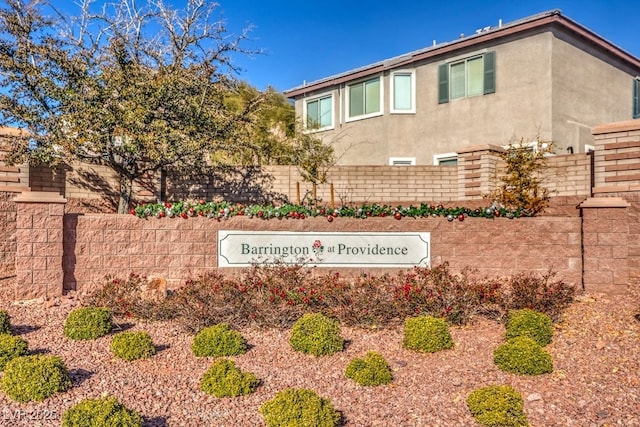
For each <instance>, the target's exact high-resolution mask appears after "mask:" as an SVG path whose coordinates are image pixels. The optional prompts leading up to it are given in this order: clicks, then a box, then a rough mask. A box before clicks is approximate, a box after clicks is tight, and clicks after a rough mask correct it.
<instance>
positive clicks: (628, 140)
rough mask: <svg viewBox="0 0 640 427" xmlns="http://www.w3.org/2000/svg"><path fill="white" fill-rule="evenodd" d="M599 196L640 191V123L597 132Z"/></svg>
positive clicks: (609, 127)
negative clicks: (601, 194)
mask: <svg viewBox="0 0 640 427" xmlns="http://www.w3.org/2000/svg"><path fill="white" fill-rule="evenodd" d="M593 135H594V138H595V148H596V151H595V168H594V171H593V172H594V176H595V187H596V188H595V189H594V192H595V193H596V194H599V193H614V192H625V191H632V192H633V191H636V192H637V191H640V120H629V121H626V122H618V123H610V124H606V125H602V126H598V127H596V128H594V130H593Z"/></svg>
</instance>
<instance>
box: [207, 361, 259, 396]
mask: <svg viewBox="0 0 640 427" xmlns="http://www.w3.org/2000/svg"><path fill="white" fill-rule="evenodd" d="M259 382H260V380H258V379H257V378H256V376H255V375H253V374H252V373H251V372H243V371H242V370H241V369H240V368H238V367H237V366H236V364H235V363H234V362H233V361H232V360H228V359H218V360H216V361H215V362H214V363H213V365H211V367H210V368H209V369H207V372H205V373H204V375H203V376H202V380H201V381H200V390H202V391H204V392H205V393H207V394H211V395H213V396H215V397H236V396H242V395H245V394H250V393H253V391H254V390H255V389H256V387H257V386H258V383H259Z"/></svg>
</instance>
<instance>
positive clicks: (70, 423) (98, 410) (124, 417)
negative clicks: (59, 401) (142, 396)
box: [62, 397, 142, 427]
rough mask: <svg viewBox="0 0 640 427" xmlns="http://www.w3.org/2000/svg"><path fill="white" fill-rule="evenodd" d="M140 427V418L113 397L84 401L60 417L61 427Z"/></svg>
mask: <svg viewBox="0 0 640 427" xmlns="http://www.w3.org/2000/svg"><path fill="white" fill-rule="evenodd" d="M102 426H118V427H142V417H141V416H140V414H138V413H137V412H136V411H132V410H130V409H127V408H126V407H125V406H124V405H123V404H122V403H120V402H119V401H118V399H116V398H115V397H101V398H99V399H85V400H82V401H80V402H79V403H77V404H75V405H74V406H72V407H71V408H69V409H68V410H67V411H66V412H65V413H64V415H62V427H102Z"/></svg>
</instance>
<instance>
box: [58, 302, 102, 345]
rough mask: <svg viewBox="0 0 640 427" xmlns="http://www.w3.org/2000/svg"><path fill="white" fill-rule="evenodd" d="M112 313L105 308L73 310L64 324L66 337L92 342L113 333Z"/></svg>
mask: <svg viewBox="0 0 640 427" xmlns="http://www.w3.org/2000/svg"><path fill="white" fill-rule="evenodd" d="M111 327H112V324H111V311H110V310H109V309H108V308H105V307H83V308H77V309H75V310H73V311H72V312H71V313H69V315H68V316H67V320H66V321H65V324H64V335H65V336H66V337H68V338H71V339H72V340H92V339H96V338H99V337H102V336H104V335H107V334H108V333H109V332H111Z"/></svg>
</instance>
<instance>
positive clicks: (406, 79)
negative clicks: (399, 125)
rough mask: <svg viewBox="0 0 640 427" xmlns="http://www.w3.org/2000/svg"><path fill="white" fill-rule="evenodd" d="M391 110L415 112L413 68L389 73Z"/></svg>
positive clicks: (414, 77) (395, 111)
mask: <svg viewBox="0 0 640 427" xmlns="http://www.w3.org/2000/svg"><path fill="white" fill-rule="evenodd" d="M391 112H392V113H400V114H402V113H407V114H409V113H415V112H416V74H415V71H413V70H407V71H404V70H401V71H394V72H393V73H391Z"/></svg>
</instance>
